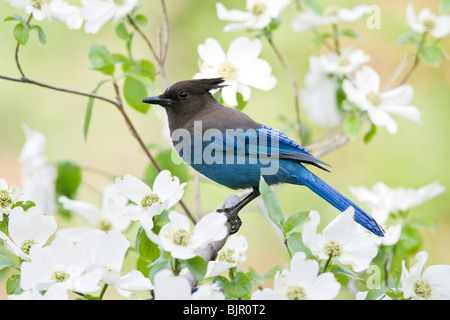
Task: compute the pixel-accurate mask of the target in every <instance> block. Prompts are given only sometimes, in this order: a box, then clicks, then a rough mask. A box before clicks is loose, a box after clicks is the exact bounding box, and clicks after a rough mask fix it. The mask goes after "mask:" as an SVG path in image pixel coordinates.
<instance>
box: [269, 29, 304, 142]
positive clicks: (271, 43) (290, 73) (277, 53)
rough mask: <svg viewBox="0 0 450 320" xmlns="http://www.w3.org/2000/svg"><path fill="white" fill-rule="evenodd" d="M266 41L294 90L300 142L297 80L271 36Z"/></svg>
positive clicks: (300, 139)
mask: <svg viewBox="0 0 450 320" xmlns="http://www.w3.org/2000/svg"><path fill="white" fill-rule="evenodd" d="M267 41H268V42H269V44H270V46H271V47H272V49H273V50H274V51H275V54H276V56H277V58H278V60H279V61H280V63H281V65H282V67H283V69H284V71H285V72H286V74H287V76H288V77H289V80H290V82H291V85H292V88H293V90H294V109H295V122H296V125H297V133H298V139H299V141H298V143H299V144H302V126H301V120H300V104H299V89H298V84H297V81H296V80H295V77H294V75H293V74H292V72H291V69H290V68H289V66H288V65H287V63H286V60H284V58H283V55H282V54H281V52H280V50H278V48H277V46H276V45H275V43H274V42H273V40H272V36H269V37H267Z"/></svg>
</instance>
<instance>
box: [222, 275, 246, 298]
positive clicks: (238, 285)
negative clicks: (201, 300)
mask: <svg viewBox="0 0 450 320" xmlns="http://www.w3.org/2000/svg"><path fill="white" fill-rule="evenodd" d="M223 291H224V292H225V293H226V294H227V295H230V296H232V297H236V298H244V297H247V296H250V294H251V291H252V282H251V281H250V278H249V277H248V276H247V275H246V274H245V273H243V272H238V273H237V274H236V276H235V277H234V279H232V280H230V281H227V282H225V283H224V284H223Z"/></svg>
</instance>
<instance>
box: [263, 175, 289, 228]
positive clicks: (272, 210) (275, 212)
mask: <svg viewBox="0 0 450 320" xmlns="http://www.w3.org/2000/svg"><path fill="white" fill-rule="evenodd" d="M259 191H260V192H261V197H262V199H263V202H264V206H265V207H266V209H267V212H268V214H269V218H270V220H272V222H273V223H274V224H275V225H276V226H277V227H278V228H279V229H280V230H281V231H282V232H283V234H285V233H284V225H285V224H286V218H285V217H284V212H283V209H282V208H281V205H280V201H279V200H278V198H277V196H276V195H275V193H273V191H272V189H270V187H269V185H268V184H267V183H266V181H265V180H264V178H263V177H261V180H260V181H259Z"/></svg>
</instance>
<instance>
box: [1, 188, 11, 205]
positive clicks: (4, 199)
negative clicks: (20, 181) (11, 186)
mask: <svg viewBox="0 0 450 320" xmlns="http://www.w3.org/2000/svg"><path fill="white" fill-rule="evenodd" d="M11 204H12V200H11V196H10V194H9V192H8V190H5V189H0V207H1V208H3V209H6V208H8V207H9V206H10V205H11Z"/></svg>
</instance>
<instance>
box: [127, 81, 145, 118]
mask: <svg viewBox="0 0 450 320" xmlns="http://www.w3.org/2000/svg"><path fill="white" fill-rule="evenodd" d="M123 94H124V97H125V100H126V101H127V103H128V104H129V105H130V106H131V107H132V108H134V109H135V110H137V111H139V112H142V113H147V111H148V109H149V108H150V105H149V104H147V103H143V102H142V101H141V100H142V99H144V98H146V97H147V96H148V95H147V88H146V87H145V85H144V84H143V83H142V82H141V81H139V80H137V79H135V78H133V77H126V79H125V84H124V86H123Z"/></svg>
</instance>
